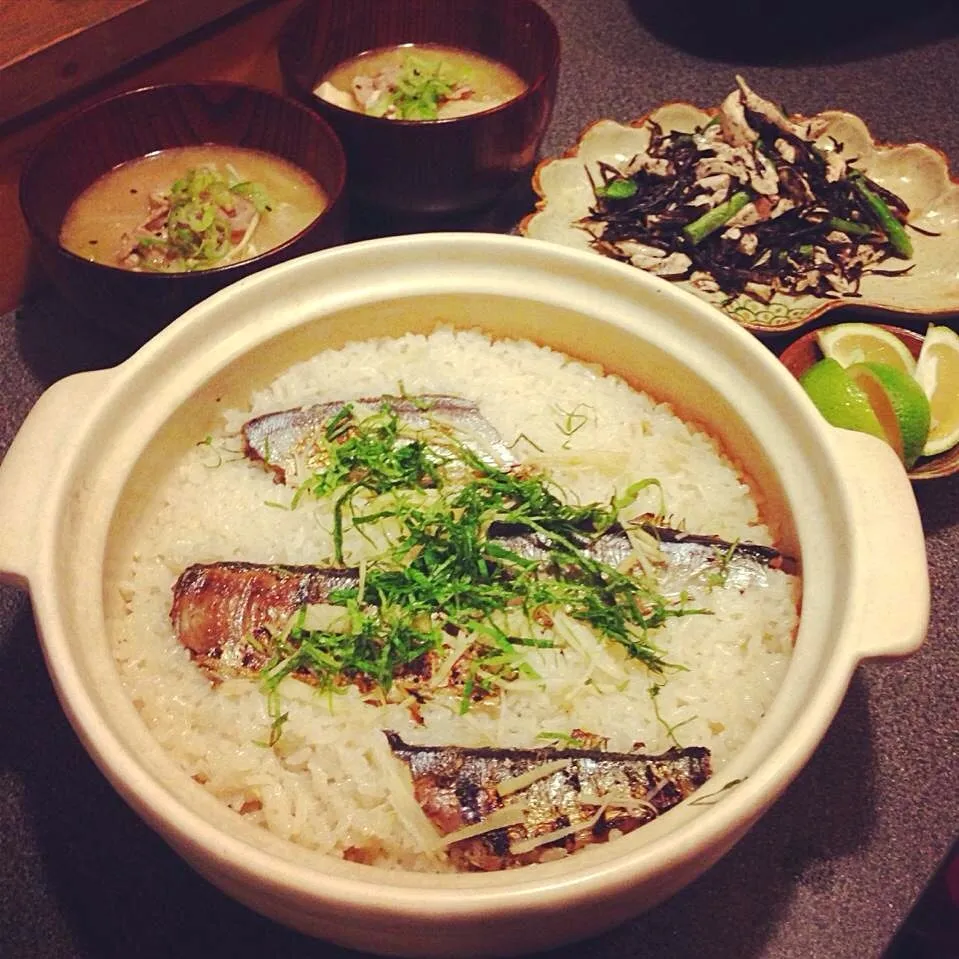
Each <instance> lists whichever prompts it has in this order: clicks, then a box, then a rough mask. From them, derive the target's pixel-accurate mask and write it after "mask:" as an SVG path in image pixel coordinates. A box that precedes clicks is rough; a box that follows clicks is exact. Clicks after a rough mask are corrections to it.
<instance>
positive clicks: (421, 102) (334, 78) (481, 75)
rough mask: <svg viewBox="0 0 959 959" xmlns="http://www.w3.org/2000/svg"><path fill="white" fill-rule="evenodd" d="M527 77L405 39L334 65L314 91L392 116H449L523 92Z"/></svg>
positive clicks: (453, 50)
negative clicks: (402, 41)
mask: <svg viewBox="0 0 959 959" xmlns="http://www.w3.org/2000/svg"><path fill="white" fill-rule="evenodd" d="M525 89H526V83H525V82H524V81H523V80H522V79H521V78H520V77H519V75H518V74H516V73H515V72H514V71H513V70H511V69H510V68H509V67H507V66H506V65H505V64H502V63H499V62H498V61H496V60H491V59H490V58H489V57H484V56H482V55H481V54H478V53H473V52H472V51H469V50H462V49H460V48H458V47H447V46H442V45H440V44H431V43H429V44H428V43H424V44H400V45H399V46H395V47H381V48H379V49H377V50H371V51H368V52H367V53H362V54H360V55H359V56H357V57H353V58H352V59H350V60H346V61H345V62H343V63H341V64H339V65H338V66H336V67H334V68H333V70H331V71H330V72H329V73H328V74H327V75H326V76H325V77H324V78H323V80H322V82H321V83H320V84H319V85H318V86H317V87H316V89H315V90H314V93H316V95H317V96H318V97H320V98H322V99H324V100H327V101H328V102H330V103H333V104H335V105H336V106H339V107H344V108H345V109H347V110H353V111H355V112H357V113H366V114H368V115H370V116H378V117H385V118H387V119H391V120H446V119H451V118H453V117H460V116H466V115H468V114H471V113H482V112H484V111H485V110H492V109H493V108H494V107H498V106H501V105H502V104H504V103H506V102H508V101H509V100H512V99H513V98H514V97H518V96H519V95H520V94H521V93H523V91H524V90H525Z"/></svg>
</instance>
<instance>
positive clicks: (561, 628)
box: [113, 330, 797, 870]
mask: <svg viewBox="0 0 959 959" xmlns="http://www.w3.org/2000/svg"><path fill="white" fill-rule="evenodd" d="M545 385H548V389H547V388H545ZM401 391H404V392H406V393H408V394H419V393H449V394H456V395H460V396H464V397H466V398H468V399H472V400H474V401H475V402H476V403H477V404H478V405H479V407H480V409H481V410H482V412H483V414H484V416H485V417H486V418H487V419H488V420H489V421H490V422H491V423H492V424H493V425H494V426H495V427H496V429H497V430H498V431H499V433H500V435H501V436H502V437H503V438H504V440H505V441H506V442H507V443H508V444H511V445H512V448H513V452H514V454H515V456H516V457H517V458H518V459H520V460H522V461H524V462H530V463H536V464H539V465H541V466H542V467H543V468H544V469H546V470H547V471H548V472H549V473H550V474H551V475H552V476H553V477H554V478H555V480H556V481H557V483H558V484H559V485H560V486H561V487H563V488H564V489H565V490H567V491H568V493H569V495H570V496H571V497H573V498H575V499H577V500H578V501H581V502H590V501H608V500H609V498H610V497H611V496H612V495H614V493H615V492H616V491H622V490H623V489H624V488H625V487H626V486H627V485H628V484H629V483H632V482H634V481H636V480H638V479H642V478H645V477H656V478H657V479H658V480H659V481H660V482H661V484H662V496H663V499H664V501H665V504H666V509H667V515H668V521H669V523H670V525H674V526H676V525H682V526H683V527H684V528H686V529H688V530H693V531H698V532H705V533H712V534H715V535H718V536H720V537H722V538H724V539H727V540H730V541H734V540H750V541H753V542H759V543H766V544H768V543H771V542H772V534H771V531H770V529H768V528H767V527H766V526H765V525H764V524H763V523H762V521H761V518H760V516H759V513H758V510H757V505H756V502H755V499H754V497H753V495H752V493H751V491H750V488H749V486H748V485H747V483H746V482H744V481H743V479H742V478H741V477H740V476H739V474H738V472H737V470H736V469H735V467H734V466H733V464H731V463H730V462H729V461H728V460H727V459H725V458H724V457H723V455H722V453H721V451H720V449H719V448H718V445H717V443H716V442H715V441H714V440H713V439H711V438H710V437H709V436H707V435H706V434H705V433H703V432H702V431H701V430H699V429H696V428H693V427H691V426H689V425H687V424H685V423H683V422H682V421H681V420H680V419H679V418H678V417H676V416H675V414H674V413H673V412H672V410H671V409H670V407H669V406H667V405H665V404H662V403H657V402H656V401H655V400H653V399H651V398H650V397H649V396H647V395H645V394H643V393H640V392H638V391H636V390H634V389H632V388H631V387H630V386H629V385H628V384H626V383H625V382H624V381H622V380H620V379H618V378H615V377H610V376H605V375H603V373H602V371H601V370H598V369H596V368H594V367H590V366H587V365H584V364H582V363H578V362H575V361H572V360H570V359H569V358H568V357H566V356H564V355H562V354H560V353H558V352H555V351H553V350H549V349H546V348H543V347H539V346H535V345H533V344H531V343H525V342H516V341H490V340H489V339H488V338H486V337H485V336H483V335H482V334H479V333H466V332H454V331H451V330H440V331H437V332H435V333H433V334H431V335H429V336H422V335H407V336H404V337H401V338H399V339H395V340H381V341H369V342H362V343H353V344H349V345H347V346H345V347H344V348H343V349H340V350H336V351H329V352H325V353H322V354H320V355H318V356H316V357H313V358H312V359H310V360H308V361H306V362H303V363H300V364H298V365H297V366H294V367H293V368H291V369H289V370H288V371H287V372H285V373H284V374H282V375H281V376H280V377H278V378H277V379H276V381H275V382H274V383H273V384H272V385H271V386H270V387H269V388H268V389H266V390H263V391H261V392H259V393H257V394H256V395H254V396H253V397H252V399H251V403H250V406H249V408H247V409H237V410H230V411H228V412H226V413H225V414H224V422H223V430H222V433H221V434H219V435H217V436H215V437H214V438H213V441H212V443H211V444H200V445H198V446H197V447H195V448H194V449H192V450H191V451H190V452H189V453H187V454H186V455H185V456H184V457H183V460H182V462H180V463H178V464H177V465H176V467H175V469H173V470H171V472H170V474H169V476H168V477H167V478H166V479H165V480H164V482H163V484H162V485H161V487H160V488H159V489H158V491H157V493H156V497H155V500H154V501H153V502H152V503H150V504H147V506H146V507H145V508H144V515H143V525H142V535H141V536H140V542H139V547H138V550H137V552H136V554H135V555H134V556H132V557H131V560H130V565H129V576H128V579H127V580H126V581H125V582H124V583H123V584H121V585H120V587H119V588H121V590H122V592H123V596H124V598H125V600H126V610H127V613H126V615H125V616H124V617H123V618H122V620H121V621H120V622H118V623H116V624H114V626H115V628H114V630H113V636H114V641H115V655H116V660H117V663H118V667H119V669H120V673H121V676H122V679H123V682H124V684H125V686H126V689H127V690H128V692H129V695H130V697H131V699H132V700H133V702H134V703H135V704H136V706H137V708H138V710H139V712H140V715H141V717H142V719H143V721H144V723H145V724H146V725H147V727H148V728H149V729H150V731H151V732H152V734H153V735H154V736H155V737H156V739H157V740H158V741H159V742H160V743H161V744H162V746H163V747H164V748H165V749H166V750H167V751H168V752H169V754H170V756H171V757H172V758H173V759H174V760H175V762H176V763H177V764H178V765H179V766H180V767H181V768H182V769H183V770H184V771H185V772H186V773H187V774H188V775H190V776H192V777H193V778H194V779H195V780H196V781H197V782H199V783H201V784H202V785H203V786H204V787H205V788H206V789H208V790H209V791H210V792H211V793H213V794H214V795H215V796H217V797H218V798H219V799H220V800H222V801H223V802H224V803H226V804H228V805H229V806H230V807H231V808H232V809H234V810H235V811H236V812H237V813H238V814H241V815H243V816H244V817H246V818H247V819H248V820H250V821H253V822H256V823H259V824H261V825H262V826H263V827H264V828H266V829H269V830H271V831H272V832H274V833H275V834H276V835H278V836H281V837H284V838H286V839H289V840H290V841H292V842H296V843H300V844H302V845H304V846H307V847H309V848H312V849H316V850H319V851H321V852H328V853H334V854H339V855H343V854H344V853H345V854H347V855H348V856H351V857H353V856H359V857H360V858H363V859H364V861H369V860H371V859H372V860H373V861H375V862H376V864H377V865H381V866H385V867H389V868H402V869H416V870H437V869H444V868H449V867H448V866H447V865H446V863H445V860H444V858H443V857H442V854H441V853H440V852H439V851H438V848H437V843H436V833H435V830H433V828H432V827H431V826H430V824H429V823H428V822H427V821H426V819H425V817H424V816H423V815H422V813H420V812H419V809H418V807H417V806H416V804H415V801H413V799H412V795H411V792H410V789H409V783H408V779H406V780H404V778H403V776H404V772H403V770H402V768H399V767H398V765H397V763H396V762H395V761H394V760H393V759H392V756H391V754H390V751H389V748H388V746H387V744H386V741H385V738H384V736H383V734H382V730H383V729H395V730H396V731H397V732H399V733H400V735H402V737H403V738H404V739H405V740H406V741H408V742H411V743H451V744H457V745H463V746H489V745H498V746H515V747H530V746H537V745H544V744H545V742H546V740H544V739H543V738H542V734H544V733H562V734H566V735H568V734H570V733H571V732H572V731H573V730H575V729H584V730H587V731H589V732H591V733H596V734H600V735H602V736H605V737H608V739H609V748H610V749H613V750H618V751H628V750H629V749H631V748H632V747H633V746H634V745H635V744H636V743H642V744H643V747H642V748H643V750H644V751H645V752H648V753H658V752H662V751H664V750H666V749H668V748H669V747H670V746H672V745H674V744H675V742H676V741H679V742H680V743H681V744H682V745H703V746H707V747H708V748H709V749H710V750H711V751H712V754H713V763H714V768H720V767H721V766H722V764H723V763H724V762H725V761H726V760H727V759H728V757H729V756H730V755H732V754H734V753H735V752H736V751H737V750H739V749H740V748H741V747H742V746H743V744H744V743H745V742H746V740H747V739H748V738H749V736H750V735H751V733H752V731H753V730H754V729H755V727H756V724H757V723H758V722H759V720H760V719H761V718H762V716H763V714H764V712H765V711H766V709H767V708H768V706H769V704H770V702H771V701H772V699H773V697H774V695H775V692H776V690H777V688H778V686H779V684H780V682H781V680H782V677H783V675H784V672H785V669H786V667H787V665H788V662H789V657H790V652H791V645H792V637H793V635H794V633H795V629H796V625H797V597H796V583H795V579H794V578H793V577H789V576H786V575H785V574H783V573H781V572H777V571H770V576H769V585H768V586H767V587H765V588H753V589H748V590H746V591H744V592H739V591H737V590H734V589H728V590H727V589H722V588H713V589H708V588H705V587H703V588H701V589H700V590H699V591H698V592H696V593H694V595H693V596H692V600H693V605H696V606H705V607H708V608H709V609H710V610H711V611H712V613H711V615H696V616H685V617H680V618H677V619H671V620H668V621H667V625H666V626H664V627H662V628H661V629H659V630H657V631H656V634H655V637H654V640H655V642H656V644H657V645H658V646H659V647H660V648H662V649H663V650H664V651H665V653H666V658H667V659H668V660H669V661H670V662H674V663H679V664H682V665H683V666H684V667H685V671H676V672H670V673H669V674H667V675H666V676H658V675H656V674H653V673H650V672H649V671H648V670H647V669H646V667H644V666H643V665H642V664H641V663H640V662H638V661H636V660H632V659H629V658H628V657H627V655H626V652H625V650H624V649H623V648H622V647H619V646H616V645H613V644H610V643H601V642H598V641H597V639H596V638H595V636H593V634H592V633H591V632H590V630H589V629H588V628H586V627H585V626H584V625H583V624H582V623H579V622H577V621H575V620H572V619H570V618H569V617H564V616H560V617H558V618H557V625H556V630H557V635H558V636H559V637H560V638H561V639H562V641H563V644H564V645H563V647H562V649H533V650H531V651H530V652H529V653H528V660H529V662H530V665H531V666H532V667H533V668H534V669H535V671H536V674H538V675H539V676H540V677H541V679H539V680H534V679H520V680H518V681H517V682H515V683H514V684H513V685H512V686H511V687H510V688H509V689H508V690H506V691H505V692H504V694H503V695H502V696H501V697H500V698H499V700H498V701H497V702H496V703H495V704H491V703H483V704H476V705H473V706H472V707H471V708H470V709H469V710H468V711H467V712H466V713H465V714H463V715H461V714H460V710H459V705H460V701H459V697H458V696H457V695H450V696H444V695H437V696H436V697H435V698H433V699H432V700H430V701H428V702H426V703H425V704H423V705H422V707H421V709H420V713H421V715H422V719H423V724H422V725H420V724H419V723H418V722H417V720H416V719H415V718H414V716H413V715H412V714H411V712H410V710H409V709H408V708H407V706H406V705H405V704H400V703H393V704H388V705H384V706H373V705H370V704H368V703H367V702H365V698H366V697H364V695H363V694H361V693H360V691H359V690H358V689H357V688H356V687H353V686H349V687H345V688H343V689H340V690H338V691H337V692H336V693H319V692H317V690H316V689H314V688H313V687H311V686H308V685H306V684H304V683H301V682H299V681H297V680H295V679H287V680H285V681H284V682H283V684H282V686H281V687H280V695H281V701H282V708H283V710H284V712H286V713H287V714H288V718H287V721H286V723H285V724H284V726H283V730H282V736H281V737H280V739H279V741H278V742H277V743H276V744H275V745H273V746H272V747H270V746H268V745H266V743H268V742H269V740H270V733H271V727H272V725H273V717H272V716H271V715H270V712H269V709H268V702H267V699H266V697H265V696H264V694H263V691H262V689H261V686H260V684H259V683H258V682H257V681H256V680H255V679H230V680H227V681H226V682H223V683H220V684H219V685H212V684H211V682H210V680H209V679H208V678H207V677H206V676H205V675H204V674H203V673H202V672H201V671H200V670H199V669H198V668H197V667H196V666H195V665H194V664H193V662H192V661H191V659H190V656H189V654H188V652H187V650H186V649H184V648H183V647H181V646H180V645H179V644H178V642H177V641H176V639H175V637H174V635H173V631H172V629H171V625H170V619H169V611H170V602H171V589H172V586H173V583H174V582H175V580H176V578H177V576H178V575H179V574H180V573H181V572H182V570H183V569H184V568H185V567H186V566H189V565H191V564H193V563H209V562H216V561H221V560H243V561H247V562H255V563H290V564H315V565H328V564H329V563H330V560H331V556H332V539H331V515H330V507H329V503H323V502H319V503H315V502H305V501H304V502H302V503H301V504H300V505H299V506H298V507H297V508H296V509H290V508H289V507H290V502H291V499H292V494H293V490H292V489H289V488H286V487H283V486H279V485H276V484H275V483H273V482H272V479H271V477H270V475H269V474H268V473H267V472H266V471H265V470H263V469H261V468H258V467H257V466H255V465H253V464H251V463H250V462H249V461H247V460H245V459H244V458H243V457H242V456H241V455H239V453H240V446H241V444H240V441H239V439H238V437H237V433H238V431H239V429H240V427H241V426H242V425H243V423H244V422H245V421H246V420H248V419H249V418H251V417H252V416H256V415H260V414H262V413H267V412H272V411H276V410H282V409H287V408H290V407H294V406H301V405H309V404H311V403H315V402H325V401H330V400H349V399H355V398H360V397H369V396H377V395H381V394H385V393H392V394H396V393H398V392H401ZM198 439H201V438H198ZM659 497H660V494H659V491H658V490H657V489H656V488H655V487H651V488H649V489H647V490H644V491H643V492H642V493H641V494H640V500H639V502H638V503H637V504H636V506H635V507H634V508H633V509H634V512H635V513H641V512H643V511H650V512H655V511H656V510H657V509H658V508H659V506H660V500H659ZM365 548H368V547H367V546H366V544H365V543H364V541H363V540H362V538H360V537H356V536H353V537H348V538H347V556H346V561H347V563H348V564H349V563H351V562H356V561H358V559H359V558H360V557H361V554H362V552H363V550H364V549H365ZM654 686H658V687H659V688H658V691H657V692H656V694H655V697H654V696H653V695H651V694H650V690H651V688H652V687H654ZM657 711H658V716H657ZM357 850H362V854H359V853H357Z"/></svg>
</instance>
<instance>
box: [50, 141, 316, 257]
mask: <svg viewBox="0 0 959 959" xmlns="http://www.w3.org/2000/svg"><path fill="white" fill-rule="evenodd" d="M327 202H328V200H327V197H326V194H325V193H324V191H323V189H322V187H321V186H320V185H319V184H318V183H317V182H316V181H315V180H314V179H313V178H312V177H311V176H310V175H309V174H307V173H306V172H305V171H304V170H302V169H300V168H299V167H298V166H296V165H295V164H293V163H290V162H289V161H288V160H284V159H282V158H280V157H277V156H273V155H271V154H268V153H263V152H261V151H259V150H250V149H246V148H243V147H234V146H218V145H213V144H207V145H203V146H196V147H192V146H191V147H176V148H173V149H170V150H162V151H160V152H158V153H154V154H151V155H149V156H145V157H140V158H138V159H136V160H130V161H129V162H127V163H123V164H121V165H120V166H118V167H116V168H115V169H113V170H111V171H110V172H109V173H106V174H104V175H103V176H101V177H100V178H99V179H98V180H96V181H95V182H94V183H93V184H92V185H91V186H89V187H88V188H87V189H86V190H85V191H84V192H83V193H82V194H80V196H79V197H77V199H76V200H74V202H73V204H72V205H71V207H70V209H69V210H68V211H67V215H66V217H65V218H64V221H63V225H62V227H61V228H60V244H61V245H62V246H64V247H65V248H66V249H68V250H69V251H70V252H71V253H75V254H77V255H78V256H82V257H84V258H86V259H89V260H94V261H95V262H97V263H102V264H104V265H106V266H115V267H121V268H123V269H131V270H140V271H151V272H187V271H190V270H198V269H211V268H213V267H218V266H227V265H229V264H231V263H235V262H238V261H240V260H246V259H249V258H251V257H254V256H258V255H259V254H261V253H265V252H266V251H267V250H270V249H272V248H274V247H276V246H279V245H280V244H282V243H285V242H286V241H287V240H289V239H291V238H292V237H294V236H296V234H297V233H299V232H300V231H301V230H303V229H305V228H306V227H307V226H308V225H309V224H310V223H311V222H312V221H313V220H314V219H316V217H317V216H319V214H320V213H322V211H323V210H324V208H325V207H326V205H327Z"/></svg>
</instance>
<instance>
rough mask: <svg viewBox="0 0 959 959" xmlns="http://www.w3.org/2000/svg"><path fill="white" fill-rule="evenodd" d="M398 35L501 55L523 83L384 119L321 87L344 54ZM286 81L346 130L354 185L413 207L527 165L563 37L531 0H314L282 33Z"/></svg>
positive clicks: (469, 200)
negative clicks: (495, 102) (432, 115)
mask: <svg viewBox="0 0 959 959" xmlns="http://www.w3.org/2000/svg"><path fill="white" fill-rule="evenodd" d="M398 44H414V45H416V44H439V45H443V46H447V47H452V48H458V49H461V50H466V51H473V52H475V53H479V54H482V55H483V56H485V57H487V58H489V59H491V60H493V61H496V62H498V63H501V64H504V65H505V66H506V67H508V68H509V69H510V70H512V71H514V72H515V73H516V74H518V76H519V77H520V78H521V80H522V81H523V82H524V83H525V89H524V90H523V92H522V93H520V94H519V95H518V96H516V97H514V98H512V99H510V100H509V101H508V102H505V103H503V104H502V105H501V106H498V107H496V108H495V109H491V110H487V111H484V112H481V113H475V114H471V115H468V116H460V117H456V118H454V119H440V120H430V121H421V120H405V119H398V120H394V119H386V118H383V117H378V116H371V115H367V114H365V113H358V112H353V111H351V110H349V109H345V108H343V107H341V106H337V105H336V104H334V103H331V102H328V101H327V100H325V99H323V98H321V97H319V96H317V95H315V93H314V90H315V89H316V88H317V86H318V85H319V83H320V82H321V80H322V79H323V77H324V76H326V74H327V73H328V72H329V71H330V70H332V69H333V68H334V67H336V66H337V65H338V64H341V63H343V62H344V61H347V60H349V59H350V58H352V57H355V56H357V55H359V54H362V53H364V52H366V51H371V50H377V49H379V48H385V47H392V46H395V45H398ZM279 61H280V68H281V71H282V73H283V77H284V81H285V83H286V86H287V89H288V90H289V91H290V92H291V93H293V94H294V95H296V96H297V97H299V98H300V99H301V100H303V102H305V103H309V104H310V105H311V106H312V107H313V108H314V109H315V110H316V111H317V112H319V113H320V114H321V115H322V116H323V117H324V118H325V119H326V120H328V121H329V123H330V124H331V126H333V128H334V129H335V130H336V132H337V133H338V134H339V136H340V139H341V140H342V141H343V146H344V148H345V149H346V153H347V157H348V159H349V164H350V190H351V197H354V198H355V199H356V200H357V201H359V202H360V203H362V204H365V205H367V206H371V207H373V208H375V209H377V210H381V211H389V212H391V213H398V214H405V215H427V216H428V215H434V214H437V215H439V214H449V213H452V212H461V211H468V210H473V209H476V208H479V207H482V206H484V205H485V204H489V203H490V202H492V201H493V200H495V199H496V198H497V197H498V196H499V195H500V194H501V193H503V192H504V191H505V190H507V189H508V188H509V187H510V186H511V185H513V184H515V183H516V182H517V180H518V179H521V178H523V177H525V176H528V174H529V173H530V171H531V169H532V166H533V165H534V162H535V160H536V151H537V149H538V147H539V145H540V142H541V141H542V139H543V135H544V134H545V132H546V127H547V124H548V123H549V119H550V115H551V112H552V108H553V100H554V97H555V95H556V83H557V78H558V73H559V37H558V34H557V32H556V27H555V26H554V24H553V22H552V20H551V19H550V17H549V15H548V14H547V13H546V12H545V11H544V10H543V9H542V8H541V7H539V6H537V5H536V4H535V3H533V2H532V0H413V2H408V0H357V2H351V3H340V2H337V0H306V2H304V3H303V4H302V5H301V6H300V7H299V8H298V9H297V10H296V12H295V13H294V14H293V15H292V17H291V18H290V20H289V21H288V23H287V25H286V26H285V28H284V30H283V33H282V36H281V38H280V45H279Z"/></svg>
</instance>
